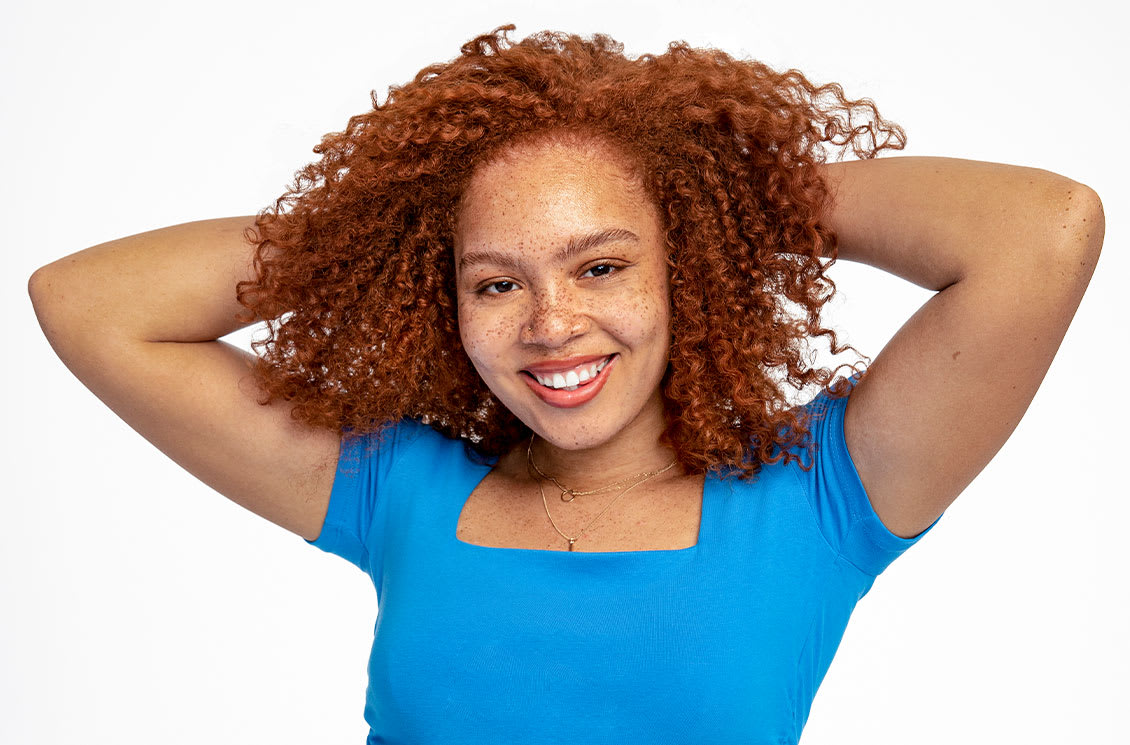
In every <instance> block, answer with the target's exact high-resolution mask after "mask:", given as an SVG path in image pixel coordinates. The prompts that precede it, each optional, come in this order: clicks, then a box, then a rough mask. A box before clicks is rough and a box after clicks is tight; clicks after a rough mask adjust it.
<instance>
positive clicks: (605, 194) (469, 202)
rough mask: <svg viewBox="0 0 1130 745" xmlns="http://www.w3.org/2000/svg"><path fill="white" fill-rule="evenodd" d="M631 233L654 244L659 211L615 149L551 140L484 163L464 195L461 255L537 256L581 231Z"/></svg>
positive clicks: (458, 241) (458, 246)
mask: <svg viewBox="0 0 1130 745" xmlns="http://www.w3.org/2000/svg"><path fill="white" fill-rule="evenodd" d="M608 229H624V230H628V231H631V232H633V233H635V234H636V235H639V236H640V237H641V239H644V238H645V236H644V235H641V231H643V232H644V233H646V234H647V238H649V239H653V238H654V234H655V233H656V231H657V230H658V212H657V210H656V209H655V206H654V205H653V204H652V202H651V200H650V199H649V198H648V197H647V195H646V193H645V191H644V189H643V188H642V186H641V184H640V182H639V180H638V178H637V177H636V176H635V175H634V174H633V173H632V172H631V171H630V170H629V169H628V167H627V166H626V165H624V159H623V158H622V157H621V156H620V155H619V154H618V153H616V152H615V151H614V150H612V149H611V148H610V147H608V146H604V145H598V144H590V143H569V144H566V143H560V142H549V143H541V144H536V145H526V146H522V147H516V148H513V149H511V150H509V151H506V152H505V153H503V154H502V155H501V156H500V157H497V158H495V159H493V160H491V161H489V162H488V163H485V164H483V165H482V166H480V167H479V168H478V169H476V171H475V172H474V174H473V175H472V178H471V181H470V183H469V185H468V187H467V189H466V191H465V192H464V194H463V198H462V201H461V203H460V207H459V213H458V219H457V222H456V236H455V252H456V256H457V257H459V256H461V254H462V253H463V252H464V251H465V250H469V249H472V248H493V249H507V248H509V249H522V250H526V251H531V250H533V251H536V250H539V249H545V250H549V249H552V248H555V247H560V245H561V244H562V243H563V242H566V241H568V240H570V239H572V238H574V237H575V236H577V235H579V234H590V233H592V232H594V231H600V230H608Z"/></svg>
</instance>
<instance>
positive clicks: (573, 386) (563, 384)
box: [534, 357, 612, 391]
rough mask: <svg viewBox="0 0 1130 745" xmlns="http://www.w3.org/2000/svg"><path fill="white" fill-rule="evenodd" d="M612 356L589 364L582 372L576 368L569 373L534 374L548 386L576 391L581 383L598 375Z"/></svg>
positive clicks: (536, 378) (540, 381)
mask: <svg viewBox="0 0 1130 745" xmlns="http://www.w3.org/2000/svg"><path fill="white" fill-rule="evenodd" d="M610 359H612V358H611V357H605V358H604V360H602V361H601V362H600V364H598V365H589V366H588V367H582V368H581V371H580V372H577V371H576V370H575V369H574V370H570V371H568V372H567V373H564V374H562V373H553V375H537V374H535V375H534V379H535V380H537V381H538V382H539V383H541V384H542V385H544V386H545V387H546V388H557V389H564V390H566V391H575V390H577V388H579V387H580V385H581V383H586V382H588V381H590V380H592V379H593V378H595V377H596V376H597V373H599V372H600V371H601V370H603V369H604V367H605V365H607V364H608V361H609V360H610Z"/></svg>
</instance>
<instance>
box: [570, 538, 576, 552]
mask: <svg viewBox="0 0 1130 745" xmlns="http://www.w3.org/2000/svg"><path fill="white" fill-rule="evenodd" d="M576 542H577V539H576V538H570V539H569V550H570V551H572V550H573V544H574V543H576Z"/></svg>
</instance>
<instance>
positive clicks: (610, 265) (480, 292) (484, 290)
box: [475, 261, 624, 297]
mask: <svg viewBox="0 0 1130 745" xmlns="http://www.w3.org/2000/svg"><path fill="white" fill-rule="evenodd" d="M603 267H607V268H609V269H611V270H612V271H610V272H605V273H604V274H601V275H599V276H594V277H593V279H606V278H608V277H611V276H612V275H614V274H616V273H617V272H619V271H620V270H621V269H623V268H624V267H623V266H621V265H619V264H613V263H611V262H608V261H604V262H601V263H599V264H593V265H592V266H590V267H589V268H588V269H586V270H585V272H584V273H585V274H588V273H589V272H591V271H592V270H593V269H600V268H603ZM502 284H506V285H513V284H514V283H513V282H511V281H510V280H508V279H500V280H497V281H495V282H488V283H487V284H485V285H483V286H482V287H480V288H479V289H477V290H475V294H476V295H485V296H488V297H491V296H494V297H497V296H499V295H506V294H507V293H506V292H487V290H489V289H490V288H491V287H494V286H495V285H502Z"/></svg>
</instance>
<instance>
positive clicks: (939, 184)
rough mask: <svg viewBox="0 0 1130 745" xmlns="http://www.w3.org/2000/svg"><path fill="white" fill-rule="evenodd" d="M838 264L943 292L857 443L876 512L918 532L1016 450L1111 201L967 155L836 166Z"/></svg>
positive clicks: (860, 418)
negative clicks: (862, 266) (1016, 434)
mask: <svg viewBox="0 0 1130 745" xmlns="http://www.w3.org/2000/svg"><path fill="white" fill-rule="evenodd" d="M825 169H826V170H825V174H826V175H827V177H828V179H829V181H830V182H831V184H832V186H833V191H834V192H835V193H836V204H835V208H834V211H833V214H832V215H831V218H830V220H829V224H830V226H831V227H832V228H833V229H834V230H835V231H836V232H837V234H838V236H839V238H840V256H841V257H842V258H846V259H849V260H852V261H860V262H863V263H866V264H870V265H871V266H875V267H878V268H880V269H883V270H885V271H888V272H891V273H893V274H896V275H897V276H900V277H902V278H904V279H906V280H908V281H910V282H914V283H915V284H917V285H919V286H921V287H926V288H928V289H931V290H936V291H937V293H936V294H935V295H934V296H933V297H932V298H930V300H929V301H927V302H926V303H925V304H924V305H923V306H922V307H921V308H920V309H919V310H918V311H917V312H916V313H915V314H914V315H913V316H911V318H910V319H909V320H908V321H906V323H905V324H904V325H903V326H902V328H900V329H899V331H898V333H896V334H895V336H894V337H893V338H892V339H891V341H890V342H889V343H888V344H887V346H886V347H884V349H883V350H882V352H881V353H880V354H879V355H878V356H877V357H876V359H875V361H874V363H873V364H872V365H871V366H870V368H869V370H868V373H867V375H866V376H865V377H864V378H863V379H862V380H861V381H860V382H859V383H858V384H857V385H856V387H855V389H854V390H853V391H852V394H851V398H850V400H849V401H848V405H847V409H846V411H845V414H844V432H845V437H846V439H847V443H848V449H849V451H850V452H851V455H852V460H853V462H854V463H855V465H856V467H857V469H858V471H859V474H860V479H861V480H862V481H863V484H864V487H865V488H866V490H867V493H868V496H869V497H870V499H871V502H872V505H873V506H874V508H875V511H876V513H877V514H878V515H879V517H880V518H881V519H882V521H883V522H884V523H885V524H886V526H887V527H888V528H889V529H891V531H892V532H894V533H896V534H897V535H901V536H904V537H910V536H914V535H916V534H918V533H919V532H921V531H922V530H924V529H925V528H926V527H928V526H929V525H930V523H931V522H933V521H934V519H935V518H937V517H938V516H939V515H940V514H941V513H942V511H944V510H945V509H946V508H947V507H948V506H949V505H950V504H951V503H952V502H953V500H954V499H956V498H957V496H958V495H959V494H960V493H961V492H962V491H963V490H964V489H965V487H966V486H968V484H969V483H970V482H971V481H972V480H973V479H974V478H975V477H976V476H977V474H978V473H980V472H981V470H982V469H983V468H984V467H985V466H986V465H987V464H988V462H989V461H990V460H991V459H992V458H993V456H994V455H995V454H996V453H997V451H998V450H1000V448H1001V446H1002V445H1004V443H1005V441H1007V439H1008V437H1009V436H1010V435H1011V434H1012V432H1013V430H1014V429H1015V428H1016V426H1017V424H1019V422H1020V419H1021V417H1022V416H1023V415H1024V412H1025V411H1026V410H1027V408H1028V406H1029V404H1030V403H1031V402H1032V399H1033V397H1034V396H1035V395H1036V391H1037V390H1038V388H1039V386H1040V383H1041V382H1042V381H1043V378H1044V375H1045V374H1046V373H1047V371H1048V368H1049V367H1050V365H1051V362H1052V359H1053V358H1054V357H1055V354H1056V352H1057V350H1058V349H1059V346H1060V343H1061V342H1062V341H1063V337H1064V335H1065V334H1066V333H1067V328H1068V326H1069V324H1070V323H1071V319H1072V317H1073V316H1074V315H1075V311H1076V309H1077V308H1078V307H1079V303H1080V301H1081V300H1082V297H1083V293H1084V291H1085V290H1086V288H1087V284H1088V282H1089V281H1090V279H1091V274H1092V273H1093V272H1094V269H1095V265H1096V263H1097V261H1098V257H1099V251H1100V249H1101V247H1102V241H1103V234H1104V226H1105V222H1104V217H1103V209H1102V203H1101V202H1100V201H1099V198H1098V196H1097V195H1096V194H1095V193H1094V191H1092V190H1091V189H1089V188H1088V187H1086V186H1084V185H1082V184H1079V183H1077V182H1075V181H1072V180H1071V179H1068V178H1066V177H1063V176H1059V175H1057V174H1054V173H1050V172H1048V171H1043V170H1039V169H1035V168H1022V167H1018V166H1008V165H1002V164H998V163H981V162H977V161H969V160H959V159H954V158H889V159H878V160H871V161H860V162H852V163H839V164H829V165H828V166H826V167H825Z"/></svg>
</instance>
